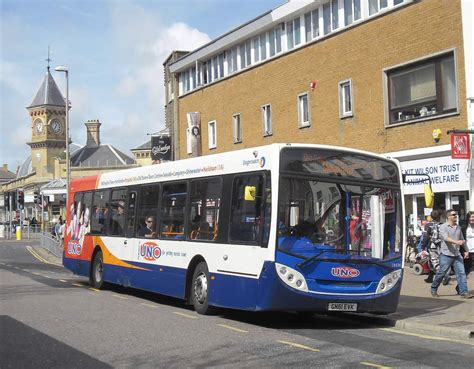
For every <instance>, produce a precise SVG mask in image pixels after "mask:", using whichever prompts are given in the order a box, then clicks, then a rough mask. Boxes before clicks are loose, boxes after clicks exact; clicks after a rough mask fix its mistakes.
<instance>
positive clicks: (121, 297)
mask: <svg viewBox="0 0 474 369" xmlns="http://www.w3.org/2000/svg"><path fill="white" fill-rule="evenodd" d="M112 296H113V297H117V298H118V299H122V300H128V297H125V296H120V295H112Z"/></svg>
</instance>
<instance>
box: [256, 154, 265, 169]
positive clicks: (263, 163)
mask: <svg viewBox="0 0 474 369" xmlns="http://www.w3.org/2000/svg"><path fill="white" fill-rule="evenodd" d="M258 164H259V165H260V168H263V167H264V166H265V157H264V156H262V157H261V158H260V160H259V161H258Z"/></svg>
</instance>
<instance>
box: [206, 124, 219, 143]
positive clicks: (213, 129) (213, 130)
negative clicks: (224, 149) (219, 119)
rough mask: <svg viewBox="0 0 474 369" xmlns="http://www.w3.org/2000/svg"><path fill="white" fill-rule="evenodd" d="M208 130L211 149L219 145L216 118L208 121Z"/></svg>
mask: <svg viewBox="0 0 474 369" xmlns="http://www.w3.org/2000/svg"><path fill="white" fill-rule="evenodd" d="M207 132H208V140H209V149H215V148H216V147H217V126H216V121H215V120H213V121H211V122H208V123H207Z"/></svg>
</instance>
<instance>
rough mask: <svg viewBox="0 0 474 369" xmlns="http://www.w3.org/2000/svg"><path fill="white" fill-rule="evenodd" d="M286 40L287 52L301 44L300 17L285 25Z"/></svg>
mask: <svg viewBox="0 0 474 369" xmlns="http://www.w3.org/2000/svg"><path fill="white" fill-rule="evenodd" d="M286 32H287V34H286V39H287V42H288V50H290V49H292V48H294V47H295V46H298V45H299V44H300V43H301V25H300V17H298V18H295V19H293V20H292V21H291V22H288V23H287V24H286Z"/></svg>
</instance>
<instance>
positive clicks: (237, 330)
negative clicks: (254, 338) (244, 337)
mask: <svg viewBox="0 0 474 369" xmlns="http://www.w3.org/2000/svg"><path fill="white" fill-rule="evenodd" d="M217 325H218V326H219V327H222V328H227V329H230V330H231V331H236V332H240V333H249V331H244V330H243V329H239V328H235V327H232V326H230V325H227V324H217Z"/></svg>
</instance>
